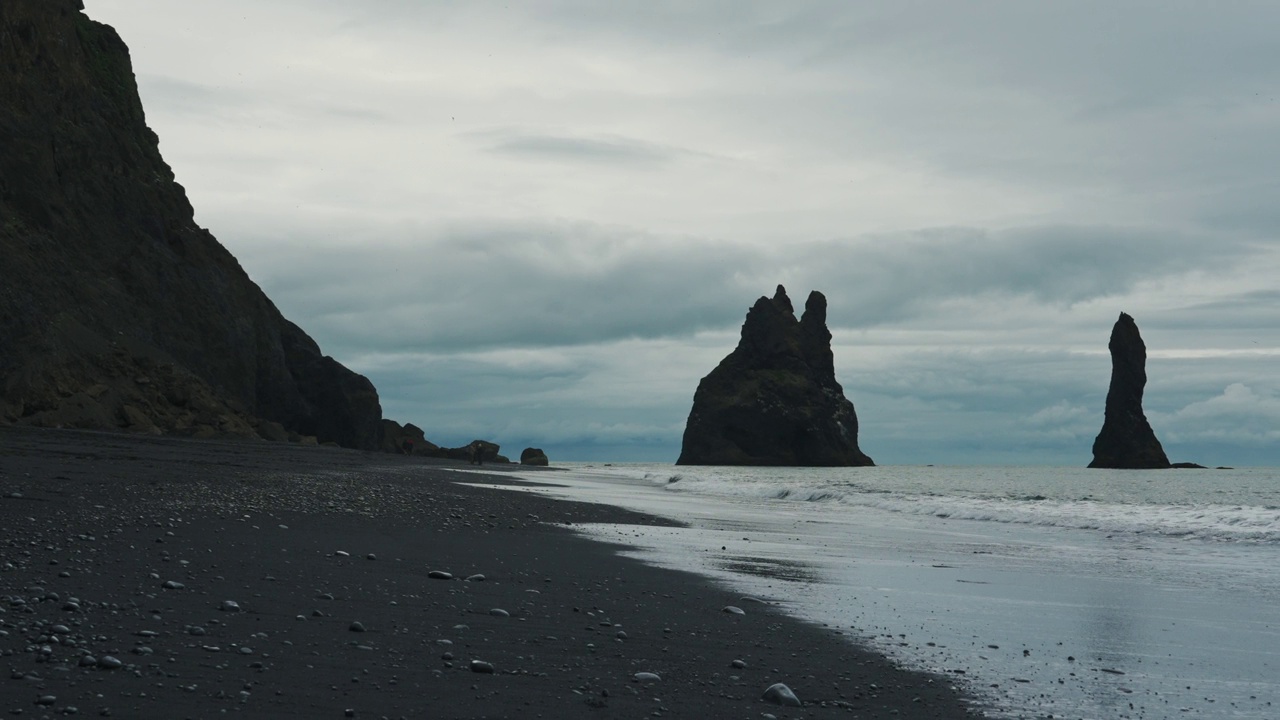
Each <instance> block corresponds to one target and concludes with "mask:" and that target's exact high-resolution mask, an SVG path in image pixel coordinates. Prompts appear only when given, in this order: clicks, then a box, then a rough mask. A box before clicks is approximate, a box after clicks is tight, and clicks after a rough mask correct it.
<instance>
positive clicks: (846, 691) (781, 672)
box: [0, 428, 968, 719]
mask: <svg viewBox="0 0 1280 720" xmlns="http://www.w3.org/2000/svg"><path fill="white" fill-rule="evenodd" d="M462 469H467V466H466V464H465V463H450V462H446V461H424V460H422V459H416V458H408V457H402V456H390V455H383V454H371V453H361V452H355V451H349V450H338V449H330V448H314V447H310V448H304V447H298V446H291V445H281V444H268V443H241V442H222V441H192V440H180V439H171V438H153V437H136V436H125V435H117V434H106V433H90V432H78V431H50V430H28V429H15V428H0V528H3V532H2V534H0V632H2V634H0V655H2V656H3V657H2V658H0V660H2V662H3V667H0V672H3V674H2V675H0V711H2V712H5V713H13V714H18V711H21V713H20V715H21V716H23V717H50V718H53V717H65V716H66V715H68V714H72V708H74V714H78V715H87V716H91V717H97V716H110V717H122V718H203V717H220V716H225V715H230V714H235V715H238V716H242V717H262V718H274V717H299V718H324V717H335V718H341V717H356V718H361V717H366V718H382V717H387V718H401V717H403V718H422V717H429V718H537V717H543V718H578V717H591V718H606V717H617V718H640V717H696V718H704V719H705V718H760V717H764V716H765V715H766V714H771V715H773V716H775V717H778V718H809V717H814V718H821V717H859V718H879V717H885V718H889V717H892V718H958V717H963V716H965V715H966V713H967V712H968V711H967V710H966V708H967V707H968V706H967V704H966V702H965V699H964V698H963V697H961V695H960V694H959V693H958V692H956V691H955V690H954V689H952V688H951V686H950V684H949V682H948V680H947V679H946V678H942V677H936V676H930V675H926V674H921V673H914V672H906V671H902V670H900V669H898V668H897V667H895V666H894V665H892V664H891V663H889V662H888V661H887V660H885V659H884V658H883V657H882V656H880V655H878V654H877V653H875V652H872V651H869V650H866V649H863V648H861V647H859V646H857V645H855V644H853V643H852V642H850V640H849V637H848V636H846V635H842V634H839V633H838V632H837V631H835V630H833V629H829V628H824V627H820V626H816V625H812V624H807V623H804V622H801V621H798V620H794V619H791V618H789V617H787V616H785V615H783V614H781V613H780V612H779V611H778V610H777V609H776V608H775V607H772V606H770V605H768V604H766V603H759V602H753V601H752V600H751V599H749V598H743V597H742V596H741V595H739V594H736V593H733V592H732V591H730V590H727V589H725V588H723V587H719V586H717V585H715V584H714V583H712V582H710V581H708V580H705V579H703V578H701V577H698V576H695V575H691V574H687V573H682V572H679V571H674V570H667V569H660V568H655V567H651V566H648V565H645V564H643V563H641V562H639V561H637V560H634V559H630V558H625V557H620V556H619V555H618V550H619V547H618V546H614V545H609V544H606V543H601V542H596V541H591V540H587V539H584V538H581V537H578V536H577V535H576V534H575V533H574V532H573V530H572V525H573V524H576V523H588V522H590V523H615V524H622V525H628V524H629V525H654V524H664V523H666V522H667V521H665V520H662V519H659V518H655V517H652V516H647V515H642V514H638V513H634V512H629V511H625V510H621V509H618V508H614V507H610V506H606V505H592V504H584V503H576V502H568V501H563V500H552V499H548V498H544V497H539V496H537V495H535V494H531V493H510V492H495V491H494V490H492V489H489V488H485V487H471V486H468V485H462V484H458V483H459V482H466V483H475V482H478V481H483V482H485V483H490V484H502V483H510V482H515V481H514V480H512V479H510V478H504V477H503V476H502V472H501V468H498V467H490V466H486V468H485V469H486V470H491V471H493V473H492V474H490V475H485V476H478V475H475V474H470V473H468V474H463V473H459V472H457V471H458V470H462ZM526 470H527V469H526ZM546 476H547V479H548V482H550V483H554V481H555V473H554V471H549V472H547V474H546ZM433 571H437V572H444V573H449V574H450V575H451V576H452V579H435V578H433V577H431V573H432V572H433ZM475 575H483V579H482V580H481V579H473V580H466V579H465V578H468V577H472V576H475ZM227 601H230V603H232V604H227ZM730 605H732V606H736V607H739V608H741V609H742V610H743V611H744V614H741V615H739V614H734V613H729V612H725V611H724V608H725V607H726V606H730ZM106 658H114V659H115V660H117V661H119V667H115V668H112V667H109V666H113V665H115V664H116V663H114V662H111V661H109V660H107V659H106ZM735 660H737V661H741V662H740V663H739V664H740V665H742V666H743V667H734V664H733V663H734V661H735ZM473 661H480V662H482V663H484V664H485V665H482V666H477V667H476V668H475V669H481V670H492V672H476V671H475V669H473V667H472V665H473ZM637 673H653V674H655V675H656V676H658V678H659V679H656V680H653V679H649V680H641V681H637V680H636V674H637ZM778 682H782V683H786V684H787V685H788V686H789V687H790V688H791V689H792V690H793V691H794V692H795V694H796V695H797V696H798V697H799V699H800V700H801V701H803V703H804V706H803V707H801V708H793V707H782V706H778V705H774V704H770V703H767V702H765V701H763V700H762V699H761V695H762V694H763V693H764V691H765V689H766V688H768V687H769V686H770V685H772V684H773V683H778Z"/></svg>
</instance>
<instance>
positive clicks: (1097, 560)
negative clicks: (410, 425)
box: [527, 464, 1280, 719]
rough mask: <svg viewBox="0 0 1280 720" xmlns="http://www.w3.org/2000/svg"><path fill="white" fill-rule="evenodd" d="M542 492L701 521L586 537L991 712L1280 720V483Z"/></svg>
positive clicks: (942, 473)
mask: <svg viewBox="0 0 1280 720" xmlns="http://www.w3.org/2000/svg"><path fill="white" fill-rule="evenodd" d="M527 478H528V479H529V480H533V481H536V482H548V481H551V482H554V483H556V484H557V485H561V486H562V487H558V488H549V489H540V490H536V492H541V493H548V494H552V495H557V496H561V497H564V498H568V499H577V500H583V501H588V502H602V503H608V504H612V505H617V506H622V507H626V508H630V509H634V510H639V511H643V512H649V513H653V514H657V515H662V516H666V517H669V518H672V519H675V520H680V521H683V522H684V523H687V524H688V527H684V528H667V527H636V526H603V525H593V526H582V527H579V530H580V531H581V532H583V533H585V534H587V535H589V536H591V537H596V538H600V539H606V540H610V541H613V542H623V543H625V544H627V545H629V546H630V547H632V548H633V550H632V551H631V554H633V555H635V556H636V557H639V558H641V559H643V560H645V561H647V562H651V563H654V564H658V565H662V566H668V567H674V568H679V569H684V570H691V571H694V572H698V573H701V574H704V575H707V576H710V577H712V578H714V579H717V580H719V581H721V582H724V583H727V584H729V585H731V586H733V587H735V588H736V589H738V590H739V591H741V592H742V593H743V594H750V595H753V596H757V597H761V598H764V599H767V600H769V601H771V602H776V603H778V604H780V605H782V606H783V607H784V608H785V609H786V610H787V611H788V612H790V613H792V614H794V615H796V616H798V617H800V618H803V619H806V620H809V621H811V622H814V623H820V624H824V625H826V626H828V627H830V628H832V630H833V631H835V630H836V629H839V630H840V631H841V632H843V633H845V634H846V635H848V636H849V637H850V638H852V639H855V640H857V641H860V642H867V643H870V644H872V645H874V646H876V647H877V648H879V649H880V650H881V651H883V652H884V653H885V654H887V655H888V656H889V657H891V658H892V659H894V660H895V661H896V662H898V663H900V664H902V665H904V666H907V667H911V668H918V669H923V670H927V671H931V672H936V673H939V674H940V675H942V676H944V677H946V678H947V679H949V680H950V681H951V682H953V683H954V684H956V685H957V686H962V687H963V688H964V689H966V690H967V691H968V692H969V693H970V694H971V695H972V696H973V697H975V698H976V699H977V700H978V703H979V706H980V707H981V708H982V709H983V710H984V711H985V712H986V714H987V715H989V716H991V717H1007V718H1021V717H1028V718H1030V717H1036V718H1043V717H1054V718H1098V719H1111V718H1126V717H1129V718H1185V717H1208V718H1280V470H1277V469H1258V468H1255V469H1238V470H1165V471H1133V470H1130V471H1111V470H1086V469H1073V468H1037V467H1026V468H976V467H902V466H899V467H875V468H724V467H675V466H671V465H623V464H618V465H610V466H602V465H574V466H571V467H570V471H569V472H565V473H556V474H555V475H551V476H549V475H548V474H546V473H537V474H530V475H528V476H527ZM747 609H748V612H749V607H748V608H747ZM713 610H718V608H717V609H713Z"/></svg>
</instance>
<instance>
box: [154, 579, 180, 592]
mask: <svg viewBox="0 0 1280 720" xmlns="http://www.w3.org/2000/svg"><path fill="white" fill-rule="evenodd" d="M160 587H162V588H164V589H165V590H181V589H182V588H184V587H186V585H183V584H182V583H180V582H177V581H174V580H165V581H164V584H163V585H161V586H160Z"/></svg>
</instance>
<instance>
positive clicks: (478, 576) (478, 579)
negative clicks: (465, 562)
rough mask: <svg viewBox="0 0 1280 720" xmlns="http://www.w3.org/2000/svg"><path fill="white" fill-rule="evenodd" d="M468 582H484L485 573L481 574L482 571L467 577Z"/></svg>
mask: <svg viewBox="0 0 1280 720" xmlns="http://www.w3.org/2000/svg"><path fill="white" fill-rule="evenodd" d="M467 582H484V575H481V574H480V573H476V574H475V575H471V576H469V577H468V578H467Z"/></svg>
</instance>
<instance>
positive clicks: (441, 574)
mask: <svg viewBox="0 0 1280 720" xmlns="http://www.w3.org/2000/svg"><path fill="white" fill-rule="evenodd" d="M427 577H429V578H431V579H432V580H452V579H453V573H447V572H445V571H443V570H432V571H431V572H429V573H427Z"/></svg>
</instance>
